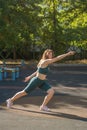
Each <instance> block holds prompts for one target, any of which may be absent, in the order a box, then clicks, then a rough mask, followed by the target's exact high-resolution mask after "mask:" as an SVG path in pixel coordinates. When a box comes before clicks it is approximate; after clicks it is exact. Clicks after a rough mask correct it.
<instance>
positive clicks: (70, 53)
mask: <svg viewBox="0 0 87 130" xmlns="http://www.w3.org/2000/svg"><path fill="white" fill-rule="evenodd" d="M75 53H76V52H75V51H69V52H68V53H67V54H68V55H69V56H71V55H74V54H75Z"/></svg>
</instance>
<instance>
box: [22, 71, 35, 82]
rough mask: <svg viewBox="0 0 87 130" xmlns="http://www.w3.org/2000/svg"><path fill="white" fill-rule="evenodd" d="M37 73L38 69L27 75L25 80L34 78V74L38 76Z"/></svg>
mask: <svg viewBox="0 0 87 130" xmlns="http://www.w3.org/2000/svg"><path fill="white" fill-rule="evenodd" d="M36 74H37V71H35V72H34V73H33V74H31V75H29V76H27V77H26V78H25V80H24V82H27V81H29V80H30V79H31V78H33V77H34V76H36Z"/></svg>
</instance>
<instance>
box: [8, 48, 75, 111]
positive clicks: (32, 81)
mask: <svg viewBox="0 0 87 130" xmlns="http://www.w3.org/2000/svg"><path fill="white" fill-rule="evenodd" d="M74 54H75V52H74V51H70V52H67V53H65V54H62V55H59V56H57V57H53V51H52V50H51V49H47V50H45V51H44V53H43V55H42V58H41V60H40V61H39V63H38V65H37V71H36V72H34V73H33V74H31V75H30V76H28V77H26V78H25V82H27V81H29V83H28V85H27V86H26V88H25V89H24V90H22V91H20V92H18V93H16V94H15V95H14V96H13V97H11V98H9V99H8V100H6V103H7V107H8V108H11V107H12V105H13V102H14V101H15V100H17V99H18V98H20V97H22V96H25V95H27V94H29V93H30V92H31V91H32V90H34V89H35V88H36V87H39V88H40V89H42V90H44V91H46V92H47V95H46V96H45V98H44V101H43V103H42V105H41V106H40V110H43V111H49V110H50V109H49V108H48V107H47V104H48V102H49V101H50V100H51V98H52V97H53V95H54V89H53V88H52V87H51V86H50V85H49V84H48V83H47V81H46V76H47V73H48V70H49V69H48V66H49V64H52V63H54V62H57V61H59V60H62V59H63V58H65V57H67V56H71V55H74Z"/></svg>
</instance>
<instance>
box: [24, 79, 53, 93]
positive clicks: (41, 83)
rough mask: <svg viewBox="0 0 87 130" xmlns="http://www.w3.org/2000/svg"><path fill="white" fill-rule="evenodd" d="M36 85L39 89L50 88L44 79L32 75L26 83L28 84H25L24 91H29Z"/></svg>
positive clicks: (45, 89) (46, 89)
mask: <svg viewBox="0 0 87 130" xmlns="http://www.w3.org/2000/svg"><path fill="white" fill-rule="evenodd" d="M36 87H39V88H40V89H42V90H44V91H48V90H49V89H50V88H51V86H50V85H49V84H48V83H47V81H46V80H41V79H39V78H38V77H33V78H32V79H31V80H30V82H29V83H28V85H27V86H26V88H25V89H24V91H25V92H26V93H30V92H31V91H33V90H34V89H35V88H36Z"/></svg>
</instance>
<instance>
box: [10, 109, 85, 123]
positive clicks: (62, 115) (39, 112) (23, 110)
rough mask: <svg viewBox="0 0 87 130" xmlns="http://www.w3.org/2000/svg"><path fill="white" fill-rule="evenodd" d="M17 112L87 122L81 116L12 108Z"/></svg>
mask: <svg viewBox="0 0 87 130" xmlns="http://www.w3.org/2000/svg"><path fill="white" fill-rule="evenodd" d="M12 109H15V110H18V111H20V112H29V113H34V114H42V115H49V116H53V117H61V118H67V119H74V120H80V121H86V122H87V118H85V117H81V116H77V115H74V114H66V113H62V112H54V111H50V112H44V111H43V112H42V111H35V110H25V109H20V108H15V107H14V108H12Z"/></svg>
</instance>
